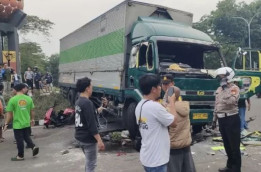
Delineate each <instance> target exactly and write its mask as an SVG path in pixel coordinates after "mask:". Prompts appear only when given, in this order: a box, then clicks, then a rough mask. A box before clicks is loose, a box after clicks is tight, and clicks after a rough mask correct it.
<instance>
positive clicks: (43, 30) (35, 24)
mask: <svg viewBox="0 0 261 172" xmlns="http://www.w3.org/2000/svg"><path fill="white" fill-rule="evenodd" d="M26 19H27V21H26V24H25V25H24V26H23V27H22V28H21V29H20V32H21V34H23V35H26V34H28V33H33V34H43V35H44V36H46V38H48V37H49V36H50V30H51V29H52V28H53V25H54V23H53V22H51V21H49V20H44V19H41V18H39V17H37V16H30V15H29V16H27V18H26Z"/></svg>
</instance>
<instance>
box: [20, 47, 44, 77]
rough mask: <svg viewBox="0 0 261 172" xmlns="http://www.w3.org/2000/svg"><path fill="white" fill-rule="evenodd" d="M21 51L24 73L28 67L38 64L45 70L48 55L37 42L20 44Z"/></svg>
mask: <svg viewBox="0 0 261 172" xmlns="http://www.w3.org/2000/svg"><path fill="white" fill-rule="evenodd" d="M20 53H21V73H22V74H23V73H24V72H25V71H26V70H27V68H28V67H31V68H33V67H34V66H37V67H38V68H39V70H40V71H42V72H43V71H45V66H46V61H45V58H46V56H45V55H44V53H43V52H42V49H41V47H40V45H39V44H37V43H35V42H27V43H21V44H20Z"/></svg>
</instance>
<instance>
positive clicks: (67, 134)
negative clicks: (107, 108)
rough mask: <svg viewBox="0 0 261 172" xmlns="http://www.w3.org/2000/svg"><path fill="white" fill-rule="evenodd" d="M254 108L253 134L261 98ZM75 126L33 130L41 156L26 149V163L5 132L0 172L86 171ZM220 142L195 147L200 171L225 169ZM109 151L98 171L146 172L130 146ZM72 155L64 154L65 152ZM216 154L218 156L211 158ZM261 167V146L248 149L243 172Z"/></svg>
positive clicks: (100, 157) (258, 121)
mask: <svg viewBox="0 0 261 172" xmlns="http://www.w3.org/2000/svg"><path fill="white" fill-rule="evenodd" d="M251 102H252V108H251V111H249V112H247V118H246V119H248V118H249V117H254V118H255V120H254V121H252V122H250V123H249V128H250V131H255V130H261V129H260V128H261V125H260V124H261V112H260V111H261V108H260V106H261V99H257V98H256V97H253V98H252V99H251ZM73 133H74V128H73V126H66V127H63V128H55V129H43V127H34V128H33V134H34V137H33V140H34V141H35V143H36V144H37V145H38V146H39V147H40V153H39V155H38V156H37V157H32V152H31V150H28V149H26V150H25V160H24V161H22V162H12V161H10V158H11V157H13V156H15V155H16V154H17V150H16V145H15V144H13V141H14V139H13V132H12V130H8V131H6V132H5V133H4V137H5V138H6V139H5V142H3V143H0V171H1V172H2V171H3V172H4V171H8V172H17V171H19V172H52V171H55V172H73V171H77V172H78V171H84V162H85V161H84V155H83V153H82V151H81V150H80V149H78V148H74V147H73V145H72V143H73ZM219 144H220V143H218V142H213V141H212V138H211V137H208V138H207V139H206V140H204V141H201V142H199V143H196V144H194V145H193V146H192V154H193V158H194V161H195V165H196V169H197V171H198V172H217V171H218V168H219V167H223V166H225V162H226V156H225V155H224V154H223V153H222V152H220V151H212V150H211V147H212V146H218V145H219ZM106 149H107V150H106V151H104V152H100V153H99V155H98V166H97V169H96V171H97V172H142V171H143V168H142V166H141V164H140V161H139V153H137V152H135V151H134V150H133V149H131V147H130V146H127V147H122V146H120V145H118V144H111V143H106ZM63 150H68V151H69V153H67V154H64V155H63V154H62V153H61V151H63ZM211 154H214V155H211ZM260 168H261V146H256V147H253V146H252V147H251V146H247V147H246V150H245V151H244V155H242V172H259V171H260Z"/></svg>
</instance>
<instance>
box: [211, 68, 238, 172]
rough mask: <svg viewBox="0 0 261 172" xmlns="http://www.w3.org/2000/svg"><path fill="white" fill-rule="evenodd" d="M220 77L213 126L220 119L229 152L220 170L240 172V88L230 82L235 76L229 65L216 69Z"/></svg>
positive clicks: (222, 171) (227, 151)
mask: <svg viewBox="0 0 261 172" xmlns="http://www.w3.org/2000/svg"><path fill="white" fill-rule="evenodd" d="M216 73H217V77H219V78H220V87H218V89H217V90H216V101H215V110H214V119H213V126H212V127H213V128H216V120H217V119H218V123H219V130H220V133H221V136H222V139H223V143H224V147H225V150H226V153H227V157H228V159H227V164H226V167H225V168H220V169H219V172H240V171H241V153H240V117H239V115H238V99H239V88H238V86H236V85H235V84H233V83H230V81H231V80H232V78H233V77H234V76H235V73H234V71H233V70H232V69H231V68H229V67H222V68H219V69H217V70H216Z"/></svg>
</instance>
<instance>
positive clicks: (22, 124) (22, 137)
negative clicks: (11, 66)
mask: <svg viewBox="0 0 261 172" xmlns="http://www.w3.org/2000/svg"><path fill="white" fill-rule="evenodd" d="M14 89H15V91H16V95H15V96H14V97H12V98H11V99H10V100H9V102H8V105H7V107H6V111H7V115H6V121H5V126H4V131H5V130H7V126H8V124H9V123H10V122H11V120H13V129H14V135H15V140H16V143H17V149H18V154H17V156H15V157H13V158H11V160H12V161H21V160H24V141H25V142H26V143H27V146H28V147H29V148H31V149H32V153H33V156H35V155H37V154H38V152H39V148H38V147H36V146H35V144H34V143H33V141H32V139H31V138H30V135H29V130H30V126H33V125H34V111H33V108H34V103H33V100H32V99H31V97H29V96H27V95H24V93H25V92H26V90H27V86H26V85H25V84H23V83H21V84H17V85H16V86H15V87H14Z"/></svg>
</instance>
